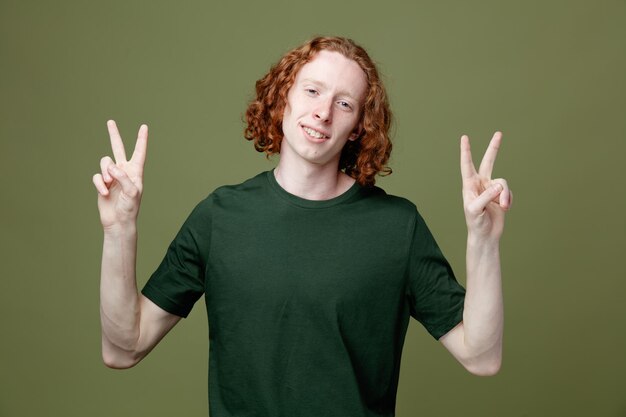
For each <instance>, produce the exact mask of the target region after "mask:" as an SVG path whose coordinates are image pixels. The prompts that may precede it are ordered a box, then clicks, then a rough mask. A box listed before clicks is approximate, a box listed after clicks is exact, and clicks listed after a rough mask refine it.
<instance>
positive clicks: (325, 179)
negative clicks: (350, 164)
mask: <svg viewBox="0 0 626 417" xmlns="http://www.w3.org/2000/svg"><path fill="white" fill-rule="evenodd" d="M274 176H275V177H276V181H277V182H278V184H279V185H280V186H281V187H282V188H283V189H284V190H285V191H287V192H288V193H290V194H293V195H296V196H298V197H300V198H304V199H306V200H330V199H331V198H334V197H338V196H340V195H341V194H343V193H345V192H346V191H348V189H350V187H352V185H353V184H354V182H355V180H354V178H351V177H349V176H348V175H346V174H344V173H343V172H341V171H339V170H338V167H337V165H336V164H334V165H333V164H329V165H325V166H314V165H313V166H311V165H304V164H289V163H287V162H286V161H283V160H280V161H279V163H278V166H277V167H276V169H274Z"/></svg>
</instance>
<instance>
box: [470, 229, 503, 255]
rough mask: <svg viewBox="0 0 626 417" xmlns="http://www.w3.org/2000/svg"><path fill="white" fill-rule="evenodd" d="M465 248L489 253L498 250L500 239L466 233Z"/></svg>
mask: <svg viewBox="0 0 626 417" xmlns="http://www.w3.org/2000/svg"><path fill="white" fill-rule="evenodd" d="M467 247H468V248H470V247H471V248H476V249H484V250H489V251H494V250H495V251H499V250H500V238H499V237H493V236H485V235H481V234H474V233H471V232H468V233H467Z"/></svg>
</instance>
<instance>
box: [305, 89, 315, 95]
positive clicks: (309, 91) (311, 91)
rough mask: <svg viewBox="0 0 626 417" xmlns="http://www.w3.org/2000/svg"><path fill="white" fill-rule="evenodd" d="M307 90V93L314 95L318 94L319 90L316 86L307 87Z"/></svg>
mask: <svg viewBox="0 0 626 417" xmlns="http://www.w3.org/2000/svg"><path fill="white" fill-rule="evenodd" d="M305 91H306V92H307V94H310V95H312V96H314V95H315V94H317V90H316V89H314V88H307V89H306V90H305Z"/></svg>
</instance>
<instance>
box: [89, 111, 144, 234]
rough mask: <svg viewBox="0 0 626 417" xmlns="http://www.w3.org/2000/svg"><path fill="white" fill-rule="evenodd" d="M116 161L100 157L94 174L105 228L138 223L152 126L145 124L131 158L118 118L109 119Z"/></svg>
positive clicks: (108, 125) (140, 130) (108, 123)
mask: <svg viewBox="0 0 626 417" xmlns="http://www.w3.org/2000/svg"><path fill="white" fill-rule="evenodd" d="M107 127H108V129H109V136H110V138H111V148H112V150H113V157H114V158H115V161H113V159H111V157H109V156H105V157H104V158H102V159H101V160H100V171H101V172H100V173H98V174H95V175H94V176H93V183H94V185H95V186H96V189H97V190H98V210H99V211H100V222H101V223H102V227H103V228H104V230H105V231H106V230H108V229H112V228H115V227H116V226H124V225H128V224H134V223H135V221H136V219H137V215H138V213H139V205H140V203H141V194H142V190H143V167H144V163H145V160H146V150H147V147H148V126H147V125H141V127H140V128H139V132H138V133H137V142H136V143H135V150H134V151H133V156H132V157H131V158H130V160H127V159H126V151H125V150H124V143H123V142H122V137H121V136H120V133H119V131H118V129H117V125H116V124H115V121H113V120H109V121H108V122H107Z"/></svg>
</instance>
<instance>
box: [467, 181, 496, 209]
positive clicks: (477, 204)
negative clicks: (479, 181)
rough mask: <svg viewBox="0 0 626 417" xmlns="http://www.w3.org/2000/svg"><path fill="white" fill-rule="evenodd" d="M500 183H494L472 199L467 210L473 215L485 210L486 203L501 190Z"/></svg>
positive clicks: (494, 197)
mask: <svg viewBox="0 0 626 417" xmlns="http://www.w3.org/2000/svg"><path fill="white" fill-rule="evenodd" d="M502 190H503V187H502V184H498V183H495V184H493V185H491V186H490V187H489V188H487V189H486V190H485V191H483V192H482V193H481V194H480V195H479V196H478V197H476V199H475V200H474V201H472V202H471V203H470V204H468V206H467V211H468V212H469V213H471V214H474V215H477V216H478V215H480V214H482V213H483V212H484V211H485V208H486V207H487V204H489V203H490V202H491V201H493V200H494V199H497V197H498V196H499V195H500V193H501V192H502Z"/></svg>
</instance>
